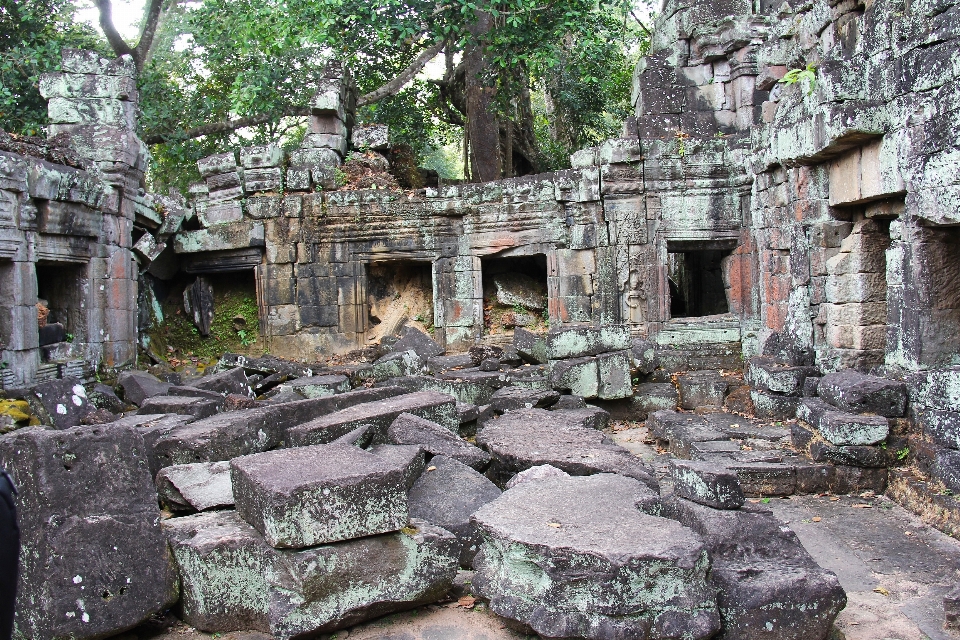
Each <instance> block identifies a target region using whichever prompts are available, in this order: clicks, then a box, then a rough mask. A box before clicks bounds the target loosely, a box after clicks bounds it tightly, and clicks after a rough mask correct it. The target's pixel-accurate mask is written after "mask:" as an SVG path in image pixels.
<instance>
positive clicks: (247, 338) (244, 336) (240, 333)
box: [237, 329, 257, 347]
mask: <svg viewBox="0 0 960 640" xmlns="http://www.w3.org/2000/svg"><path fill="white" fill-rule="evenodd" d="M237 337H238V338H240V346H242V347H249V346H250V345H252V344H253V343H254V342H256V341H257V338H256V336H252V335H249V334H248V333H247V332H246V331H245V330H243V329H238V330H237Z"/></svg>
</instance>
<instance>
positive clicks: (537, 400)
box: [490, 387, 560, 413]
mask: <svg viewBox="0 0 960 640" xmlns="http://www.w3.org/2000/svg"><path fill="white" fill-rule="evenodd" d="M559 399H560V394H559V393H557V392H556V391H553V390H552V389H530V388H526V387H503V388H502V389H498V390H497V391H495V392H494V393H493V395H492V396H490V406H491V407H492V408H493V410H494V411H496V412H497V413H506V412H507V411H512V410H514V409H524V408H526V409H532V408H538V409H547V408H549V407H551V406H552V405H554V404H555V403H556V402H557V401H558V400H559Z"/></svg>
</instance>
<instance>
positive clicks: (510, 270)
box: [480, 254, 549, 335]
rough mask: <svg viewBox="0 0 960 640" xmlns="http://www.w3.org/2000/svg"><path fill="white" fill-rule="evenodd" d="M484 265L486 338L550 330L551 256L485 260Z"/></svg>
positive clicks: (482, 274)
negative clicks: (523, 330)
mask: <svg viewBox="0 0 960 640" xmlns="http://www.w3.org/2000/svg"><path fill="white" fill-rule="evenodd" d="M480 265H481V277H482V279H483V332H484V334H485V335H498V334H499V335H512V334H513V330H514V329H515V328H516V327H523V328H527V329H531V330H541V329H542V330H545V329H546V328H547V326H548V324H549V320H548V318H547V256H545V255H543V254H535V255H530V256H516V257H507V258H482V259H481V260H480Z"/></svg>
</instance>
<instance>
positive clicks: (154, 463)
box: [105, 413, 194, 478]
mask: <svg viewBox="0 0 960 640" xmlns="http://www.w3.org/2000/svg"><path fill="white" fill-rule="evenodd" d="M193 419H194V418H193V416H181V415H176V414H172V413H169V414H159V415H132V416H126V417H123V418H120V419H118V420H115V421H113V422H110V423H108V424H107V425H105V426H107V427H109V428H115V427H120V428H122V427H135V428H136V429H137V431H138V432H139V433H140V435H141V436H142V437H143V444H144V447H145V448H146V450H147V464H148V465H149V467H150V477H151V478H155V477H156V476H157V472H158V471H160V469H161V468H162V467H163V466H164V464H163V462H162V460H161V458H160V457H159V456H158V455H157V454H156V451H155V449H154V447H155V445H156V443H157V440H159V439H160V437H161V436H163V435H165V434H167V433H170V432H171V431H173V430H174V429H176V428H177V427H182V426H183V425H185V424H189V423H190V422H192V421H193Z"/></svg>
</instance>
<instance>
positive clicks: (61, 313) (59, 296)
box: [36, 262, 87, 347]
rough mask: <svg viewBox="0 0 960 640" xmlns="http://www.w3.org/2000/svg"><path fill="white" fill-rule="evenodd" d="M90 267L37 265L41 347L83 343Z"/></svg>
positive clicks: (38, 324) (57, 263)
mask: <svg viewBox="0 0 960 640" xmlns="http://www.w3.org/2000/svg"><path fill="white" fill-rule="evenodd" d="M85 268H86V265H81V264H73V263H69V262H40V263H37V267H36V269H37V326H38V329H39V332H40V346H41V347H45V346H48V345H52V344H57V343H61V342H83V341H84V337H85V335H86V324H87V323H86V318H85V317H84V314H85V312H86V310H85V309H84V308H83V298H84V289H85V287H84V284H85V283H84V271H85Z"/></svg>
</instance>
